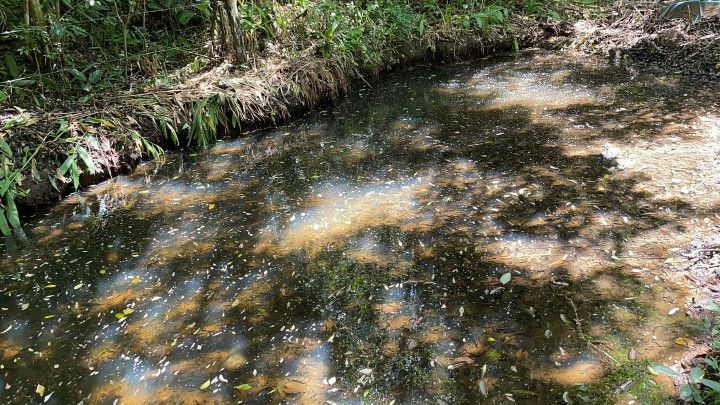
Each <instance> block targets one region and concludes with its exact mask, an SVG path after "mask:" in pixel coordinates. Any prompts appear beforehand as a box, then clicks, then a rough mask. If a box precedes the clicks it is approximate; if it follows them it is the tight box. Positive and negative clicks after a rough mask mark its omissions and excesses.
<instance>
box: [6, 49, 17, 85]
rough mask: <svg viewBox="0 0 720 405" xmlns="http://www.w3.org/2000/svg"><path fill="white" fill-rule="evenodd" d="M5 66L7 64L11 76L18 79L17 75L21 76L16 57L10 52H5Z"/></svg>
mask: <svg viewBox="0 0 720 405" xmlns="http://www.w3.org/2000/svg"><path fill="white" fill-rule="evenodd" d="M5 66H7V69H8V73H10V76H12V77H13V78H14V79H17V77H18V76H20V70H19V69H18V66H17V63H16V62H15V58H13V57H12V55H10V52H7V53H6V54H5Z"/></svg>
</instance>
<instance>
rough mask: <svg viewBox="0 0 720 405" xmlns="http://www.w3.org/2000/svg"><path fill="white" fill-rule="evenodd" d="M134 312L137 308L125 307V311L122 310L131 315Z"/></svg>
mask: <svg viewBox="0 0 720 405" xmlns="http://www.w3.org/2000/svg"><path fill="white" fill-rule="evenodd" d="M133 312H135V310H134V309H132V308H125V309H123V311H122V313H123V314H124V315H130V314H132V313H133Z"/></svg>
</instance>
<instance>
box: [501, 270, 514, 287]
mask: <svg viewBox="0 0 720 405" xmlns="http://www.w3.org/2000/svg"><path fill="white" fill-rule="evenodd" d="M511 278H512V274H510V272H507V273H505V274H503V275H502V276H500V283H502V284H503V285H505V284H507V283H509V282H510V279H511Z"/></svg>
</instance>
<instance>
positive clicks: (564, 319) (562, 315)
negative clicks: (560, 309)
mask: <svg viewBox="0 0 720 405" xmlns="http://www.w3.org/2000/svg"><path fill="white" fill-rule="evenodd" d="M560 319H562V321H563V322H565V323H570V321H569V320H568V318H567V316H565V314H560Z"/></svg>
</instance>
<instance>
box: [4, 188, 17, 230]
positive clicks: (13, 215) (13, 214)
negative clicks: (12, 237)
mask: <svg viewBox="0 0 720 405" xmlns="http://www.w3.org/2000/svg"><path fill="white" fill-rule="evenodd" d="M5 205H6V206H7V219H8V221H9V222H10V225H12V227H13V228H15V229H17V228H20V215H19V214H18V209H17V206H16V205H15V195H14V194H13V193H7V194H5Z"/></svg>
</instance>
